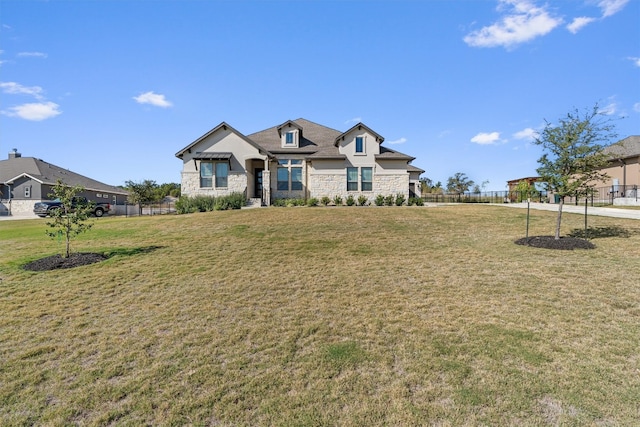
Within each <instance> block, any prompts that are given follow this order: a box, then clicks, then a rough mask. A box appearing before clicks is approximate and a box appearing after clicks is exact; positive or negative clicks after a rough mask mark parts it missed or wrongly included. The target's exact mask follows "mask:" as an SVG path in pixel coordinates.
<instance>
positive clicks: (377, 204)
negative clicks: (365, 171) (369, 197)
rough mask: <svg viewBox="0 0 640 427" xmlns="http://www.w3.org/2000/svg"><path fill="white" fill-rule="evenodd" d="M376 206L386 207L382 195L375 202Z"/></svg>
mask: <svg viewBox="0 0 640 427" xmlns="http://www.w3.org/2000/svg"><path fill="white" fill-rule="evenodd" d="M375 203H376V206H384V196H383V195H382V194H378V195H377V196H376V200H375Z"/></svg>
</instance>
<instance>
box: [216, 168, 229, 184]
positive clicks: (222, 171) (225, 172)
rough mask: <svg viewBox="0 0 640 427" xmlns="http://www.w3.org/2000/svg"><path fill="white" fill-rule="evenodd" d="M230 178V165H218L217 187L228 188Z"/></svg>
mask: <svg viewBox="0 0 640 427" xmlns="http://www.w3.org/2000/svg"><path fill="white" fill-rule="evenodd" d="M228 176H229V165H228V164H227V163H216V187H226V186H227V177H228Z"/></svg>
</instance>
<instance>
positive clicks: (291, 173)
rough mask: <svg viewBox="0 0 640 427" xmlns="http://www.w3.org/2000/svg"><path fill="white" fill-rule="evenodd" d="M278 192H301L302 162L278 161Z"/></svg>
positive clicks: (294, 160) (297, 160) (295, 160)
mask: <svg viewBox="0 0 640 427" xmlns="http://www.w3.org/2000/svg"><path fill="white" fill-rule="evenodd" d="M278 190H279V191H300V190H302V160H299V159H281V160H278Z"/></svg>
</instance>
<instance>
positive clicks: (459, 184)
mask: <svg viewBox="0 0 640 427" xmlns="http://www.w3.org/2000/svg"><path fill="white" fill-rule="evenodd" d="M474 184H475V182H473V181H472V180H470V179H469V178H468V177H467V175H466V174H464V173H462V172H457V173H455V174H454V175H453V176H451V177H449V179H448V180H447V191H448V192H449V193H453V194H457V195H461V194H464V192H465V191H469V189H470V188H471V187H472V186H473V185H474Z"/></svg>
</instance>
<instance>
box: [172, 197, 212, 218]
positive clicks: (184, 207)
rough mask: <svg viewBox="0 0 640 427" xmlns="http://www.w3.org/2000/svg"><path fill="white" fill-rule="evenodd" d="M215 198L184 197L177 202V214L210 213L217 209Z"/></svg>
mask: <svg viewBox="0 0 640 427" xmlns="http://www.w3.org/2000/svg"><path fill="white" fill-rule="evenodd" d="M215 203H216V198H215V197H214V196H193V197H189V196H182V197H180V198H179V199H178V201H177V202H176V212H178V213H179V214H187V213H194V212H210V211H212V210H214V209H215Z"/></svg>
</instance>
